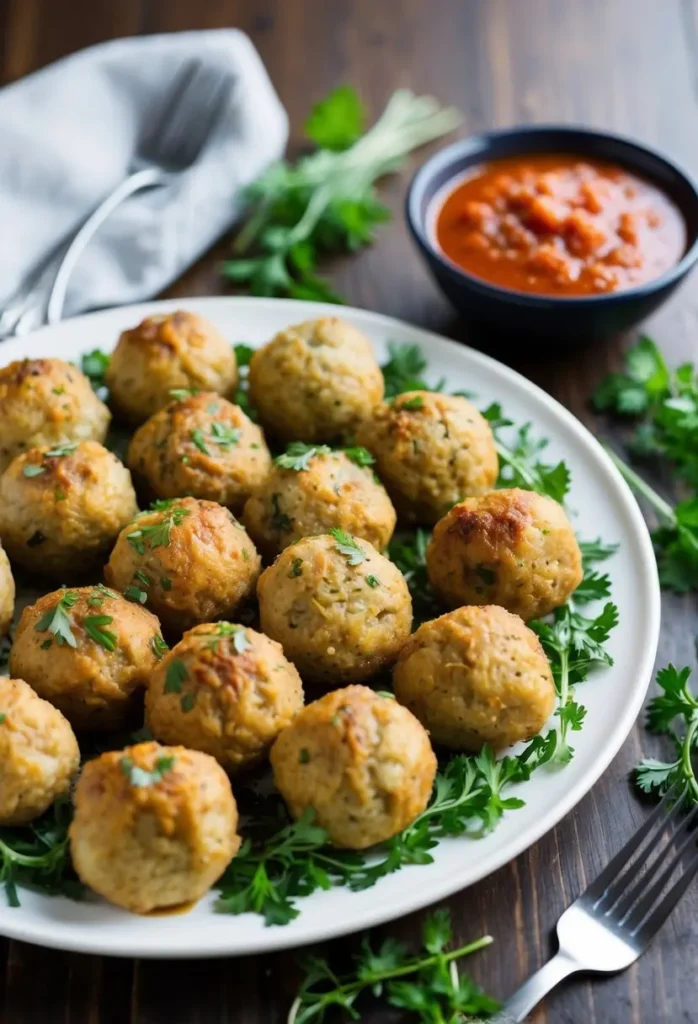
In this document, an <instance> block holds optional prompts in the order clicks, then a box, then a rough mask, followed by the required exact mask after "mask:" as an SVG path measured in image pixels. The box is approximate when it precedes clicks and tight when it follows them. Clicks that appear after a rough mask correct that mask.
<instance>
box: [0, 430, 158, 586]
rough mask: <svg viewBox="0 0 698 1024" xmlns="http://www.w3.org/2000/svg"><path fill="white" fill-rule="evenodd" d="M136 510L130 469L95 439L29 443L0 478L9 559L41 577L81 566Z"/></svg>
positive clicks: (1, 522) (0, 526)
mask: <svg viewBox="0 0 698 1024" xmlns="http://www.w3.org/2000/svg"><path fill="white" fill-rule="evenodd" d="M137 510H138V506H137V505H136V495H135V492H134V490H133V484H132V483H131V474H130V473H129V471H128V470H127V469H126V467H125V466H124V464H123V463H122V462H120V460H119V459H118V458H117V457H116V455H114V454H113V453H112V452H110V451H107V449H106V448H103V447H102V445H101V444H98V443H97V441H82V442H80V443H79V444H78V443H77V442H75V441H73V442H71V443H70V444H64V445H59V446H58V447H57V448H32V449H31V450H30V451H28V452H26V453H25V454H24V455H18V456H17V457H16V458H15V459H13V460H12V462H11V463H10V465H9V466H8V467H7V469H6V470H5V472H4V473H3V474H2V476H1V477H0V539H1V540H2V543H3V545H4V547H5V550H6V551H7V554H8V555H9V557H10V561H11V562H13V563H16V564H17V565H20V566H21V567H22V568H23V569H28V570H30V571H31V572H35V573H37V574H40V575H45V576H50V577H53V578H58V579H61V580H66V579H67V580H71V579H75V578H76V577H77V576H80V575H81V574H83V573H85V572H87V571H88V570H89V569H91V568H92V567H93V566H94V565H95V564H97V563H99V562H100V561H101V560H102V559H103V558H104V556H105V555H106V553H107V552H108V551H109V550H110V548H111V546H112V545H113V543H114V541H115V540H116V538H117V536H118V534H119V530H121V528H122V527H123V526H124V525H125V524H126V523H128V522H129V520H131V519H132V518H133V516H134V515H135V514H136V512H137Z"/></svg>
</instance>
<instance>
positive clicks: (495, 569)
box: [426, 487, 582, 620]
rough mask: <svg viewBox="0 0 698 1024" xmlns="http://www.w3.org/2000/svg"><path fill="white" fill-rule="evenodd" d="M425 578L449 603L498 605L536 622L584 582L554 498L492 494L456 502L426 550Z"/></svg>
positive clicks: (520, 492)
mask: <svg viewBox="0 0 698 1024" xmlns="http://www.w3.org/2000/svg"><path fill="white" fill-rule="evenodd" d="M426 558H427V570H428V573H429V581H430V583H431V585H432V586H433V588H434V590H435V591H436V592H437V594H438V595H439V596H440V597H441V598H442V600H444V601H445V602H446V604H447V605H449V606H450V607H452V608H455V607H458V605H463V604H499V605H501V606H502V607H503V608H506V609H507V610H508V611H510V612H514V614H516V615H520V616H521V618H522V619H525V620H528V619H536V618H539V617H540V616H542V615H547V614H548V613H549V612H551V611H553V609H555V608H558V607H559V606H560V605H562V604H564V603H565V601H566V600H567V598H568V597H569V596H570V594H572V593H573V591H574V590H575V589H576V588H577V587H578V586H579V584H580V583H581V581H582V556H581V552H580V550H579V545H578V544H577V540H576V537H575V535H574V531H573V529H572V526H571V524H570V521H569V519H568V518H567V516H566V514H565V510H564V509H563V508H562V506H561V505H559V504H558V502H556V501H553V499H552V498H547V497H544V496H543V495H541V494H536V493H535V492H534V491H523V490H519V489H518V488H516V487H514V488H511V489H509V490H501V491H490V492H489V493H488V494H483V495H481V496H480V497H477V498H468V499H466V500H465V501H463V502H461V503H460V504H459V505H455V506H454V507H453V508H452V509H451V511H450V512H449V513H448V514H447V515H445V516H444V517H443V519H441V520H440V521H439V522H438V523H437V524H436V527H435V529H434V534H433V536H432V539H431V541H430V542H429V546H428V548H427V556H426Z"/></svg>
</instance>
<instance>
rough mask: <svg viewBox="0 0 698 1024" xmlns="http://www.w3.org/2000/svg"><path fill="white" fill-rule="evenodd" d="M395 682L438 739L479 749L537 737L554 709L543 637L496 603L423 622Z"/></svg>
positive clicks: (402, 699)
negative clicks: (541, 639)
mask: <svg viewBox="0 0 698 1024" xmlns="http://www.w3.org/2000/svg"><path fill="white" fill-rule="evenodd" d="M393 685H394V688H395V696H396V697H397V699H398V700H399V701H400V703H401V704H404V705H405V707H408V708H409V709H410V711H412V713H413V714H414V715H416V717H417V718H418V719H419V721H420V722H421V723H422V725H423V726H424V727H425V729H427V730H428V732H429V735H430V736H431V739H432V741H433V742H434V743H438V744H443V745H444V746H446V747H450V748H451V749H453V750H461V751H467V752H474V753H477V752H478V751H479V750H481V749H482V747H483V746H484V744H485V743H487V744H489V745H490V746H491V747H492V748H493V749H494V750H501V749H502V748H504V747H509V746H511V745H512V744H514V743H518V742H519V741H520V740H529V739H531V738H532V737H533V736H535V735H536V734H537V733H538V732H540V730H541V729H542V728H543V726H544V725H545V723H546V721H547V720H548V718H549V717H550V715H551V714H552V712H553V708H554V707H555V684H554V682H553V674H552V671H551V669H550V663H549V661H548V659H547V658H546V656H545V653H544V651H543V648H542V647H541V644H540V641H539V639H538V637H537V636H536V634H535V633H534V632H533V630H531V629H529V628H528V626H527V625H526V624H525V623H524V622H523V621H522V619H520V618H519V617H518V615H512V614H511V612H508V611H506V610H505V609H504V608H500V607H498V606H497V605H484V606H480V607H477V606H472V607H466V608H457V609H456V610H455V611H453V612H448V613H447V614H446V615H442V616H440V618H438V619H434V620H432V621H431V622H425V623H424V624H423V625H421V626H420V627H419V629H418V630H417V631H416V633H413V634H412V636H411V637H410V639H409V640H408V641H407V643H406V644H405V646H404V647H403V649H402V650H401V651H400V655H399V657H398V660H397V664H396V665H395V668H394V670H393Z"/></svg>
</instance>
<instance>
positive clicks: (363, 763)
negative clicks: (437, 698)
mask: <svg viewBox="0 0 698 1024" xmlns="http://www.w3.org/2000/svg"><path fill="white" fill-rule="evenodd" d="M271 764H272V768H273V770H274V782H275V783H276V786H277V788H278V790H279V792H280V793H281V795H282V797H283V798H284V800H285V801H286V804H287V805H288V809H289V811H290V812H291V814H292V815H293V817H294V818H300V817H301V816H302V815H303V813H304V812H305V811H307V810H309V809H310V808H312V810H313V811H314V812H315V818H314V820H315V822H316V823H317V824H318V825H320V826H321V827H322V828H324V829H326V830H327V832H328V833H329V837H330V840H331V842H332V843H334V845H335V846H342V847H348V848H349V849H352V850H363V849H365V848H366V847H367V846H373V845H374V844H375V843H381V842H384V841H385V840H386V839H390V837H391V836H394V835H396V833H398V832H401V831H402V829H404V828H406V827H407V826H408V825H409V824H410V823H411V822H412V821H414V819H415V818H416V817H417V815H418V814H421V812H422V811H423V810H424V808H425V807H426V806H427V803H428V802H429V796H430V794H431V788H432V785H433V782H434V776H435V774H436V758H435V756H434V752H433V750H432V749H431V744H430V743H429V737H428V735H427V733H426V731H425V730H424V729H423V728H422V726H421V725H420V724H419V722H418V721H417V719H416V718H415V717H414V715H412V713H411V712H409V711H408V710H407V708H403V707H401V706H400V705H399V704H398V703H397V702H396V701H394V700H393V699H392V698H390V697H381V696H380V695H379V694H377V693H374V691H373V690H370V689H369V688H368V687H366V686H348V687H346V689H343V690H335V691H334V692H333V693H328V694H326V695H325V696H324V697H321V698H320V700H316V701H314V702H313V703H312V704H308V706H307V707H305V708H304V709H303V710H302V711H301V713H300V714H299V715H298V716H297V717H296V718H295V720H294V721H293V723H292V724H291V725H290V726H289V727H288V729H285V730H284V731H283V732H282V733H281V735H280V736H279V738H278V739H277V741H276V742H275V744H274V746H273V747H272V750H271Z"/></svg>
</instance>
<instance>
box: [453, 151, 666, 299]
mask: <svg viewBox="0 0 698 1024" xmlns="http://www.w3.org/2000/svg"><path fill="white" fill-rule="evenodd" d="M436 240H437V242H438V245H439V247H440V248H441V250H442V251H443V252H444V254H445V255H446V256H448V258H449V259H451V260H452V261H453V262H454V263H456V264H457V265H458V266H459V267H462V268H463V270H466V271H468V273H470V274H474V275H475V276H476V277H480V278H483V279H484V280H485V281H489V282H490V283H491V284H495V285H499V287H501V288H509V289H514V290H516V291H521V292H534V293H538V294H541V295H559V296H563V297H564V296H568V295H569V296H572V295H597V294H600V293H603V292H615V291H619V290H620V289H622V288H632V287H634V286H635V285H638V284H642V282H643V281H649V280H652V278H655V277H659V275H660V274H663V273H664V271H665V270H668V268H669V267H671V266H673V265H674V264H675V263H677V262H678V261H679V260H680V259H681V256H682V255H683V253H684V250H685V247H686V228H685V224H684V220H683V217H682V216H681V214H680V212H679V210H678V209H677V207H676V206H675V205H674V204H673V202H672V201H671V200H670V199H669V197H668V196H667V195H665V194H664V193H663V192H661V191H660V190H659V189H658V188H656V187H655V186H654V185H651V184H650V183H649V182H647V181H643V180H642V179H641V178H637V177H635V176H634V175H632V174H629V173H628V172H627V171H624V170H622V169H621V168H620V167H616V166H614V165H613V164H607V163H602V162H601V161H595V160H587V159H584V158H581V157H575V156H569V155H565V154H561V155H557V156H555V155H552V154H545V155H544V154H533V155H531V156H522V157H515V158H512V159H505V160H496V161H493V162H492V163H489V164H485V165H483V166H480V167H477V168H474V169H473V170H472V171H470V172H469V173H468V175H467V177H466V178H464V179H460V180H459V181H458V183H457V184H456V185H455V186H454V187H453V189H452V191H451V192H450V193H449V194H448V196H447V197H446V199H445V201H444V202H443V204H442V205H441V208H440V209H439V210H438V213H437V216H436Z"/></svg>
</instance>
